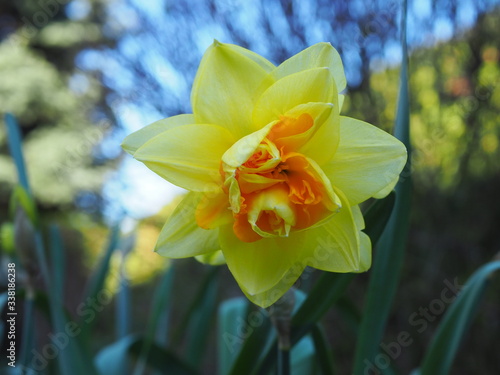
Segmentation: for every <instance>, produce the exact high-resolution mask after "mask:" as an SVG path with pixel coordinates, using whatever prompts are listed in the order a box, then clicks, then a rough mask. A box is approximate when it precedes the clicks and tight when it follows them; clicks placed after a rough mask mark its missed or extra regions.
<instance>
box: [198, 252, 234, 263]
mask: <svg viewBox="0 0 500 375" xmlns="http://www.w3.org/2000/svg"><path fill="white" fill-rule="evenodd" d="M195 258H196V260H197V261H198V262H200V263H204V264H210V265H211V266H220V265H222V264H225V263H226V260H225V259H224V254H222V250H217V251H214V252H212V253H206V254H202V255H196V256H195Z"/></svg>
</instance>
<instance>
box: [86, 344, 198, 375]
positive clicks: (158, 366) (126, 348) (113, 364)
mask: <svg viewBox="0 0 500 375" xmlns="http://www.w3.org/2000/svg"><path fill="white" fill-rule="evenodd" d="M143 345H144V342H143V339H142V338H141V337H138V336H135V335H130V336H127V337H125V338H123V339H121V340H119V341H117V342H115V343H113V344H111V345H109V346H107V347H105V348H104V349H102V350H101V351H100V352H99V353H97V355H96V358H95V364H96V367H97V368H98V369H99V372H100V374H101V375H123V374H127V373H129V371H128V369H127V368H126V366H124V364H126V363H127V362H128V361H127V359H129V358H137V357H138V356H139V355H140V353H141V348H142V347H143ZM145 361H146V363H147V365H148V367H149V368H151V369H155V370H157V371H159V372H160V373H161V374H166V375H168V374H176V375H196V374H197V372H196V371H195V370H193V369H192V368H191V367H189V366H188V365H187V364H185V363H183V362H182V361H181V360H180V359H179V358H177V357H176V356H175V355H174V354H173V353H171V352H170V351H168V350H166V349H163V348H160V347H159V346H158V345H156V344H155V343H153V344H152V345H151V350H150V351H149V352H148V355H147V357H146V359H145Z"/></svg>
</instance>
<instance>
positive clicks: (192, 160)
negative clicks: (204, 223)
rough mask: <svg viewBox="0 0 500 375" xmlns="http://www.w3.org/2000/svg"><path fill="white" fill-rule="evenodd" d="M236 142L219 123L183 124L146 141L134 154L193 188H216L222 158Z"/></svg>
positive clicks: (164, 174)
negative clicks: (217, 124)
mask: <svg viewBox="0 0 500 375" xmlns="http://www.w3.org/2000/svg"><path fill="white" fill-rule="evenodd" d="M233 143H234V138H233V137H232V135H231V134H230V133H229V131H228V130H226V129H224V128H222V127H220V126H216V125H199V124H194V125H184V126H178V127H175V128H172V129H170V130H167V131H165V132H163V133H161V134H159V135H157V136H156V137H154V138H152V139H151V140H149V141H148V142H146V143H145V144H144V145H143V146H142V147H140V148H139V149H138V150H137V151H136V152H135V154H134V157H135V158H136V159H137V160H140V161H142V162H143V163H144V164H146V166H148V168H150V169H151V170H153V171H154V172H156V173H158V174H159V175H160V176H161V177H163V178H164V179H165V180H167V181H170V182H171V183H173V184H175V185H177V186H180V187H182V188H185V189H187V190H191V191H210V190H217V189H219V186H220V185H221V176H220V173H219V165H220V160H221V158H222V155H223V154H224V152H225V151H226V150H227V149H228V148H229V147H231V145H232V144H233Z"/></svg>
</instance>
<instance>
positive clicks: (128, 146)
mask: <svg viewBox="0 0 500 375" xmlns="http://www.w3.org/2000/svg"><path fill="white" fill-rule="evenodd" d="M194 123H195V121H194V116H193V115H178V116H172V117H167V118H164V119H162V120H159V121H156V122H153V123H152V124H150V125H148V126H145V127H143V128H142V129H139V130H138V131H136V132H134V133H132V134H130V135H129V136H127V137H126V138H125V139H124V140H123V143H122V147H123V149H124V150H125V151H127V152H128V153H129V154H131V155H134V153H135V152H136V151H137V149H138V148H139V147H141V146H142V145H143V144H144V143H146V142H147V141H149V140H150V139H151V138H153V137H155V136H157V135H158V134H160V133H163V132H164V131H166V130H169V129H172V128H175V127H176V126H180V125H189V124H194Z"/></svg>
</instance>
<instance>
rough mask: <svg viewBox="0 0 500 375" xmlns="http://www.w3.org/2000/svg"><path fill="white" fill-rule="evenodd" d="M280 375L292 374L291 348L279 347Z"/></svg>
mask: <svg viewBox="0 0 500 375" xmlns="http://www.w3.org/2000/svg"><path fill="white" fill-rule="evenodd" d="M278 375H290V349H281V348H280V347H278Z"/></svg>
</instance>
